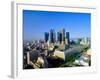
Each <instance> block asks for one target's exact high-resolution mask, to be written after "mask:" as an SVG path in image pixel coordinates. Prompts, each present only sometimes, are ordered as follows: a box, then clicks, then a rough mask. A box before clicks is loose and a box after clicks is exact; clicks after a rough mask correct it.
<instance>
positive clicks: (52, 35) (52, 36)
mask: <svg viewBox="0 0 100 80" xmlns="http://www.w3.org/2000/svg"><path fill="white" fill-rule="evenodd" d="M55 41H56V33H55V30H54V29H51V30H50V43H55Z"/></svg>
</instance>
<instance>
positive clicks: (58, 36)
mask: <svg viewBox="0 0 100 80" xmlns="http://www.w3.org/2000/svg"><path fill="white" fill-rule="evenodd" d="M57 40H58V42H59V43H61V42H62V34H61V32H57Z"/></svg>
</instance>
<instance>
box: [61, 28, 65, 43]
mask: <svg viewBox="0 0 100 80" xmlns="http://www.w3.org/2000/svg"><path fill="white" fill-rule="evenodd" d="M61 34H62V44H64V43H65V29H64V28H63V29H62V30H61Z"/></svg>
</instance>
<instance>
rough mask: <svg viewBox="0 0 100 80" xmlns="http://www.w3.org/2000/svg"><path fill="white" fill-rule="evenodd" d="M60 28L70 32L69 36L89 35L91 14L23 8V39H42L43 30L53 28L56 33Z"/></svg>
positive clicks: (47, 30)
mask: <svg viewBox="0 0 100 80" xmlns="http://www.w3.org/2000/svg"><path fill="white" fill-rule="evenodd" d="M62 28H65V30H66V32H69V33H70V37H71V38H81V37H90V36H91V14H90V13H79V12H78V13H75V12H52V11H34V10H23V38H24V40H38V39H44V32H50V29H54V30H55V32H56V33H57V32H58V31H60V30H61V29H62Z"/></svg>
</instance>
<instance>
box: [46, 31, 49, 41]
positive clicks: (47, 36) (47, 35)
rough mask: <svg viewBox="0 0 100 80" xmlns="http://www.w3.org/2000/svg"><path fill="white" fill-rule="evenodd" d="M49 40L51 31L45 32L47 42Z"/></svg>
mask: <svg viewBox="0 0 100 80" xmlns="http://www.w3.org/2000/svg"><path fill="white" fill-rule="evenodd" d="M48 40H49V33H48V32H45V42H48Z"/></svg>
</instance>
